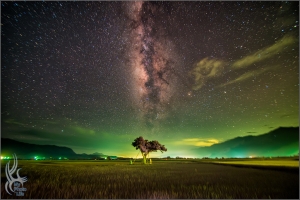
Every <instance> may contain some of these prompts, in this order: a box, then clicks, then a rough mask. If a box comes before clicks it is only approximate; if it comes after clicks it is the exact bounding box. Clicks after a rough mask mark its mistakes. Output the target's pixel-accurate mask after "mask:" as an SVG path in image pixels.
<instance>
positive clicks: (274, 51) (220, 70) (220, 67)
mask: <svg viewBox="0 0 300 200" xmlns="http://www.w3.org/2000/svg"><path fill="white" fill-rule="evenodd" d="M297 43H298V39H297V38H296V37H294V36H292V35H285V36H284V37H283V38H281V39H280V40H278V41H277V42H275V43H274V44H273V45H271V46H268V47H265V48H263V49H260V50H258V51H257V52H255V53H253V54H250V55H247V56H245V57H243V58H241V59H239V60H236V61H234V62H232V63H229V62H227V61H224V60H218V59H209V58H204V59H202V60H201V61H200V62H198V63H197V64H196V65H195V67H194V68H193V69H192V70H191V72H190V74H191V75H192V76H193V78H194V85H193V90H199V89H200V88H202V86H203V85H204V84H205V83H206V81H207V80H208V79H211V78H215V77H220V76H222V75H223V74H224V73H227V72H228V71H229V70H230V71H231V72H233V71H235V70H239V69H247V70H248V72H246V73H244V74H242V75H240V76H239V77H237V78H235V79H233V80H230V81H229V82H227V83H225V84H222V85H219V86H218V87H224V86H226V85H230V84H233V83H237V82H241V81H245V80H247V79H249V78H251V77H253V76H258V75H260V74H263V73H265V72H266V71H269V70H271V69H272V68H273V69H274V68H275V67H274V66H273V67H271V66H268V67H263V68H260V69H257V68H256V69H250V67H251V66H253V65H254V64H256V63H259V62H262V61H265V60H267V59H270V58H272V57H274V56H276V55H278V54H280V53H282V52H283V51H285V50H286V48H287V47H289V46H291V45H294V44H297Z"/></svg>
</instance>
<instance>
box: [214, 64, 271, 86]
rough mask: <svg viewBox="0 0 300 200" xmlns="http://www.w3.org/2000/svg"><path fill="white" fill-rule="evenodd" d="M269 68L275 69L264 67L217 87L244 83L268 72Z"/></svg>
mask: <svg viewBox="0 0 300 200" xmlns="http://www.w3.org/2000/svg"><path fill="white" fill-rule="evenodd" d="M271 68H273V69H274V68H275V67H265V68H262V69H258V70H253V71H250V72H246V73H244V74H242V75H241V76H239V77H237V78H236V79H234V80H232V81H229V82H227V83H224V84H221V85H219V86H217V87H224V86H227V85H230V84H233V83H237V82H241V81H245V80H247V79H249V78H252V77H255V76H258V75H260V74H262V73H264V72H266V71H268V70H270V69H271Z"/></svg>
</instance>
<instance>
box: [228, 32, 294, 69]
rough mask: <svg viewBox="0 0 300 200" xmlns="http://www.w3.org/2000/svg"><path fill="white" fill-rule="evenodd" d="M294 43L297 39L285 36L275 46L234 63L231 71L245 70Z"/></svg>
mask: <svg viewBox="0 0 300 200" xmlns="http://www.w3.org/2000/svg"><path fill="white" fill-rule="evenodd" d="M296 42H297V38H295V37H294V36H291V35H286V36H284V37H283V38H282V39H281V40H279V41H278V42H276V43H275V44H273V45H271V46H269V47H266V48H264V49H262V50H259V51H257V52H255V53H254V54H251V55H248V56H246V57H244V58H242V59H240V60H237V61H235V62H234V63H233V64H232V68H233V69H239V68H246V67H248V66H249V65H252V64H254V63H257V62H261V61H263V60H265V59H267V58H270V57H272V56H274V55H277V54H278V53H280V52H282V51H284V50H285V47H287V46H289V45H292V44H294V43H296Z"/></svg>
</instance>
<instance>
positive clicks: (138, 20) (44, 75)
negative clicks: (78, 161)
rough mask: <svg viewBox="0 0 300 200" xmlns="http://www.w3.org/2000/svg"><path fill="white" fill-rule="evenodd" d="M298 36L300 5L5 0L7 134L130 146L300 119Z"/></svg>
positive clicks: (172, 143)
mask: <svg viewBox="0 0 300 200" xmlns="http://www.w3.org/2000/svg"><path fill="white" fill-rule="evenodd" d="M298 38H299V2H199V1H198V2H152V1H150V2H149V1H148V2H147V1H145V2H92V1H91V2H89V1H87V2H50V1H49V2H47V1H46V2H1V133H2V137H9V138H13V139H17V140H21V141H26V142H32V143H39V144H57V145H63V146H69V147H72V148H73V149H74V150H75V151H77V152H83V151H84V152H95V151H98V152H99V151H103V152H104V153H106V151H111V152H113V153H114V152H115V153H116V154H117V153H118V152H119V151H120V150H119V151H118V150H117V149H116V146H120V145H121V146H122V145H123V146H122V148H121V149H123V150H122V151H123V152H125V153H124V154H126V155H129V154H130V153H126V152H130V148H131V147H130V142H131V141H132V140H133V139H134V138H136V137H138V136H140V135H141V136H144V135H148V136H145V137H147V138H149V139H155V140H156V139H157V140H160V141H161V142H162V143H163V144H166V146H167V147H168V150H170V151H172V148H173V149H176V148H177V146H176V145H179V143H180V142H179V141H189V142H190V141H214V143H215V142H218V141H224V140H227V139H231V138H233V137H236V136H244V135H249V134H250V133H251V134H254V135H255V134H262V133H266V132H268V131H270V130H272V129H275V128H277V127H279V126H299V122H298V119H299V116H298V110H299V106H298V104H299V99H298V94H299V84H298V83H299V80H298V77H299V71H298V70H299V44H298V43H299V41H298ZM152 137H153V138H152ZM193 138H197V139H193ZM105 141H106V142H105ZM107 141H109V142H107ZM124 141H126V142H124ZM164 141H165V142H164ZM178 142H179V143H178ZM190 143H191V142H190ZM190 143H189V144H190ZM108 144H110V145H108ZM201 144H202V143H201ZM114 145H116V146H114ZM168 145H169V146H168ZM127 146H128V147H127ZM170 147H171V148H170ZM188 148H189V146H187V149H188ZM127 149H128V151H127ZM186 151H187V152H188V150H186Z"/></svg>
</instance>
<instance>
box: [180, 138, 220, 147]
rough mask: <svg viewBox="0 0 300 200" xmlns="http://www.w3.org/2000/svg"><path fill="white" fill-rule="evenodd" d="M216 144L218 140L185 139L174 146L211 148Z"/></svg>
mask: <svg viewBox="0 0 300 200" xmlns="http://www.w3.org/2000/svg"><path fill="white" fill-rule="evenodd" d="M217 143H219V140H217V139H213V138H210V139H201V138H186V139H182V140H180V141H176V142H175V144H176V145H189V146H198V147H200V146H202V147H204V146H211V145H213V144H217Z"/></svg>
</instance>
